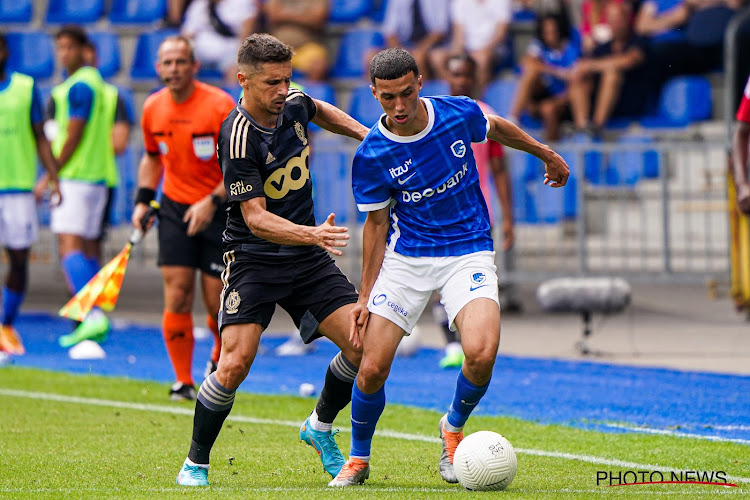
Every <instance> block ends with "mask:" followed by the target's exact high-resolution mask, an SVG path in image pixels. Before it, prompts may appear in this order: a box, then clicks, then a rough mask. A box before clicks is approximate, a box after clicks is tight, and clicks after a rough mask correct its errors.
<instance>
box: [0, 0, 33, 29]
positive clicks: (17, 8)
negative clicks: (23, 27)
mask: <svg viewBox="0 0 750 500" xmlns="http://www.w3.org/2000/svg"><path fill="white" fill-rule="evenodd" d="M33 15H34V8H33V4H32V0H0V24H10V23H30V22H31V17H32V16H33Z"/></svg>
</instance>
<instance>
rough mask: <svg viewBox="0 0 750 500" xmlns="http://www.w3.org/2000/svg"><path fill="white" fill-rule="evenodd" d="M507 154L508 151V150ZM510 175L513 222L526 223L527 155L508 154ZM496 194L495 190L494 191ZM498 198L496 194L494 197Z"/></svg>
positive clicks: (519, 153) (518, 153)
mask: <svg viewBox="0 0 750 500" xmlns="http://www.w3.org/2000/svg"><path fill="white" fill-rule="evenodd" d="M506 152H507V149H506ZM507 162H508V165H507V167H508V171H509V173H510V191H511V197H512V200H513V201H512V203H513V220H514V221H515V222H516V223H525V222H527V220H526V179H525V176H526V155H525V154H523V153H521V152H513V153H509V154H507ZM492 192H493V193H495V190H494V189H493V190H492ZM493 196H496V193H495V194H494V195H493Z"/></svg>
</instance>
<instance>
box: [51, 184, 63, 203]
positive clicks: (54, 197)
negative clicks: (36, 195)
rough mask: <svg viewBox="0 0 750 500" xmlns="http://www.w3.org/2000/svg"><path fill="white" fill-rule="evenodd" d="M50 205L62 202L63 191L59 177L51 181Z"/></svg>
mask: <svg viewBox="0 0 750 500" xmlns="http://www.w3.org/2000/svg"><path fill="white" fill-rule="evenodd" d="M48 187H49V206H51V207H57V206H59V205H60V203H62V200H63V197H62V192H60V181H59V179H54V180H52V181H50V182H49V184H48Z"/></svg>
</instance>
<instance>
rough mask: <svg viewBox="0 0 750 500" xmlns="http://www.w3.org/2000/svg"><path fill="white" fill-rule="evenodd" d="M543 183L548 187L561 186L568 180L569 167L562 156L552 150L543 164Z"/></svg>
mask: <svg viewBox="0 0 750 500" xmlns="http://www.w3.org/2000/svg"><path fill="white" fill-rule="evenodd" d="M544 171H545V174H544V183H545V184H548V185H549V186H550V187H563V186H564V185H565V184H566V183H567V182H568V176H569V175H570V168H569V167H568V164H567V163H565V160H563V158H562V156H560V155H559V154H557V153H555V152H554V151H552V156H550V157H549V158H548V159H547V161H546V162H545V164H544Z"/></svg>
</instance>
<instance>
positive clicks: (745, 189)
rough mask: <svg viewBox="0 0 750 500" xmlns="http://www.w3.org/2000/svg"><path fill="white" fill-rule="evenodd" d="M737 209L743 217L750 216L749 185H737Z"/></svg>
mask: <svg viewBox="0 0 750 500" xmlns="http://www.w3.org/2000/svg"><path fill="white" fill-rule="evenodd" d="M737 208H739V209H740V212H742V213H743V214H745V215H750V184H748V183H745V182H743V183H742V184H738V185H737Z"/></svg>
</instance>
